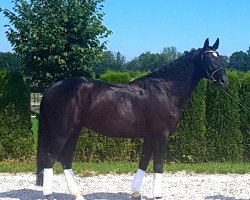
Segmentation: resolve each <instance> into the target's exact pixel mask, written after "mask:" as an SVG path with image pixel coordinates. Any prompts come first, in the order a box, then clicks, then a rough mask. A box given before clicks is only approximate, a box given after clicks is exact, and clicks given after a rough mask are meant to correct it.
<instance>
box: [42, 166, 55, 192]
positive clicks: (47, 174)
mask: <svg viewBox="0 0 250 200" xmlns="http://www.w3.org/2000/svg"><path fill="white" fill-rule="evenodd" d="M43 172H44V174H43V194H44V196H46V195H50V194H52V188H53V169H52V168H46V169H44V170H43Z"/></svg>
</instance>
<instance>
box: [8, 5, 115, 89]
mask: <svg viewBox="0 0 250 200" xmlns="http://www.w3.org/2000/svg"><path fill="white" fill-rule="evenodd" d="M103 1H104V0H88V1H85V0H67V1H65V0H55V1H50V0H32V1H28V0H15V1H14V8H13V12H12V11H10V10H7V9H5V10H3V13H4V15H5V16H6V17H7V18H9V20H10V23H11V24H12V25H13V27H12V26H10V25H8V27H9V29H8V31H7V38H8V39H9V41H10V42H11V44H12V46H13V48H14V50H15V51H16V52H17V53H18V54H20V56H21V61H22V63H23V66H24V72H25V74H26V75H27V76H29V77H31V81H32V84H33V86H34V87H36V88H38V89H39V90H43V89H45V88H47V87H48V86H49V85H51V83H53V82H56V81H59V80H62V79H65V78H70V77H72V76H79V75H83V76H87V77H90V76H92V75H93V63H94V62H96V60H98V59H99V57H100V55H101V53H102V51H103V50H104V49H105V48H106V47H105V45H106V41H104V42H100V39H102V41H103V40H104V39H105V38H106V37H107V36H108V35H109V34H110V33H111V31H109V30H108V29H107V28H106V27H105V26H104V25H103V24H102V20H103V16H104V12H103V11H102V7H103V5H102V4H101V3H102V2H103Z"/></svg>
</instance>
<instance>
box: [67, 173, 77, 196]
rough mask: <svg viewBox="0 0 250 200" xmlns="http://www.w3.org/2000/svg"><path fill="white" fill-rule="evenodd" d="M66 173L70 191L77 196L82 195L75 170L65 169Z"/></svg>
mask: <svg viewBox="0 0 250 200" xmlns="http://www.w3.org/2000/svg"><path fill="white" fill-rule="evenodd" d="M64 175H65V177H66V181H67V184H68V189H69V191H70V193H71V194H72V195H76V196H79V195H80V196H81V193H80V192H79V189H78V186H77V183H76V181H75V178H74V172H73V170H72V169H65V170H64Z"/></svg>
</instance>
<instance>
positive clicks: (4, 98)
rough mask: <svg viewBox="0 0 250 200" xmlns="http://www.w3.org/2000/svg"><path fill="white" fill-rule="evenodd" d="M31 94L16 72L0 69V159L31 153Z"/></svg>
mask: <svg viewBox="0 0 250 200" xmlns="http://www.w3.org/2000/svg"><path fill="white" fill-rule="evenodd" d="M33 147H34V145H33V135H32V131H31V122H30V95H29V90H28V87H27V86H26V85H25V82H24V80H23V77H22V75H21V74H20V73H18V72H10V71H5V70H4V71H0V160H4V159H26V158H27V157H29V156H31V155H32V154H34V149H33Z"/></svg>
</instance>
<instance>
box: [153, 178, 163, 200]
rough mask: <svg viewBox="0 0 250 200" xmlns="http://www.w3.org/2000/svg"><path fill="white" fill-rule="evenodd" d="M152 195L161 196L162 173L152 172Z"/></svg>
mask: <svg viewBox="0 0 250 200" xmlns="http://www.w3.org/2000/svg"><path fill="white" fill-rule="evenodd" d="M153 195H154V197H162V173H155V174H154V185H153Z"/></svg>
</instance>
